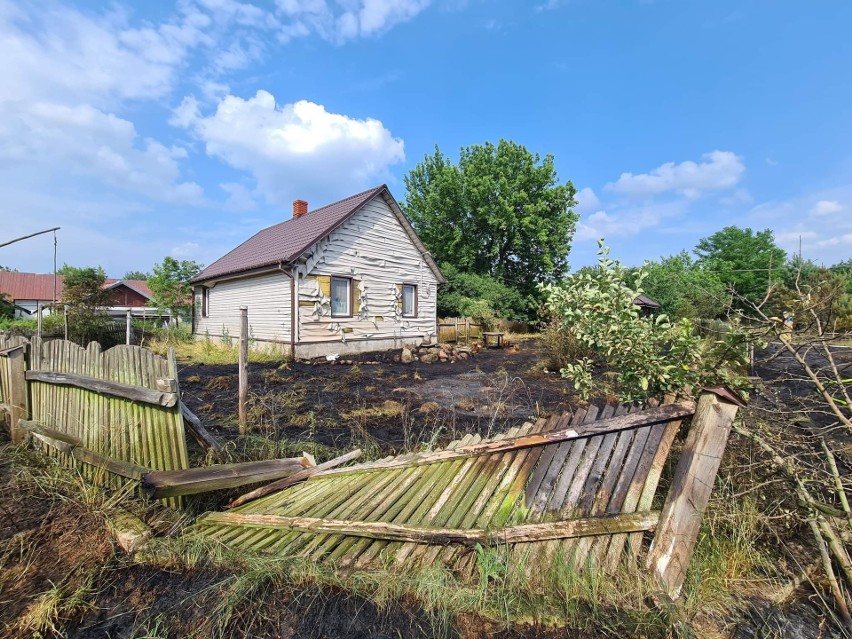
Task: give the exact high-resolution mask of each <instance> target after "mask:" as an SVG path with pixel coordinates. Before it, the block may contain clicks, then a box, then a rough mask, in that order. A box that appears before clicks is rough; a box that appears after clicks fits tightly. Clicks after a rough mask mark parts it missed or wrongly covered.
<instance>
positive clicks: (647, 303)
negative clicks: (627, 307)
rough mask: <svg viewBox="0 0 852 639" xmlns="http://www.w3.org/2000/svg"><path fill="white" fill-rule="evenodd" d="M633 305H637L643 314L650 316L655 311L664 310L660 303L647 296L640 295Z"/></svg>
mask: <svg viewBox="0 0 852 639" xmlns="http://www.w3.org/2000/svg"><path fill="white" fill-rule="evenodd" d="M633 303H634V304H636V306H638V307H639V308H640V309H641V310H642V312H643V313H645V314H647V315H650V314H652V313H653V312H654V311H658V310H660V309H661V308H662V306H660V303H659V302H657V301H656V300H652V299H651V298H650V297H648V296H647V295H638V296H637V297H636V299H634V300H633Z"/></svg>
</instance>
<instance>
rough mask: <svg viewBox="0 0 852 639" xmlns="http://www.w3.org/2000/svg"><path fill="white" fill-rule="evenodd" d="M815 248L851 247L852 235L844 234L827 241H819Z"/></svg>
mask: <svg viewBox="0 0 852 639" xmlns="http://www.w3.org/2000/svg"><path fill="white" fill-rule="evenodd" d="M817 246H852V233H844V234H843V235H836V236H834V237H830V238H828V239H827V240H821V241H819V242H817Z"/></svg>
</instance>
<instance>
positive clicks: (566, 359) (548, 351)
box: [539, 318, 593, 370]
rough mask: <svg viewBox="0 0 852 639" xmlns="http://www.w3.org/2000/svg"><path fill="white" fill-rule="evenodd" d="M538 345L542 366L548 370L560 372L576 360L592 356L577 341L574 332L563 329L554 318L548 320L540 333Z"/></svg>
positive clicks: (590, 351) (589, 350) (590, 352)
mask: <svg viewBox="0 0 852 639" xmlns="http://www.w3.org/2000/svg"><path fill="white" fill-rule="evenodd" d="M539 344H540V345H541V352H542V355H543V357H544V359H543V361H544V364H545V366H547V368H550V369H555V370H562V369H563V368H565V367H566V366H568V365H570V364H573V363H574V362H576V361H577V360H580V359H583V358H586V357H591V356H592V355H593V351H592V350H591V349H589V348H587V347H586V346H583V345H582V344H580V342H579V341H577V336H576V335H574V331H572V330H570V329H567V328H563V327H562V324H561V322H560V321H559V320H558V319H556V318H554V319H552V320H550V321H549V322H548V323H547V324H546V325H545V327H544V330H542V331H541V336H540V338H539Z"/></svg>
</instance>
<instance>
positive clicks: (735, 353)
mask: <svg viewBox="0 0 852 639" xmlns="http://www.w3.org/2000/svg"><path fill="white" fill-rule="evenodd" d="M599 246H600V249H599V251H598V266H597V268H593V269H584V270H583V271H581V272H578V273H576V274H574V275H570V276H568V277H567V278H566V279H565V280H564V281H563V282H561V283H560V284H545V285H543V286H542V287H541V288H542V291H543V293H544V294H545V295H546V296H547V306H548V308H549V310H550V311H551V312H552V313H553V314H554V315H555V316H556V317H557V318H559V321H560V326H561V328H562V330H566V331H571V332H572V333H573V335H574V337H575V339H576V340H577V342H578V343H579V344H581V345H583V346H585V347H587V348H588V349H590V350H591V351H592V352H593V353H594V357H583V358H580V359H578V360H576V361H575V362H573V363H569V364H566V365H565V366H564V367H563V368H562V375H563V376H564V377H566V378H567V379H570V380H572V381H573V382H574V387H575V388H576V389H577V391H578V392H579V393H580V394H581V395H582V396H584V397H589V396H592V395H594V394H595V393H605V394H612V395H616V396H618V397H620V398H621V399H622V400H624V401H636V400H642V399H647V398H648V397H653V396H658V395H661V394H664V393H679V394H683V393H685V392H686V391H687V390H688V389H690V388H692V389H697V388H698V387H699V386H702V385H707V384H711V383H718V382H723V381H724V382H727V383H733V384H734V385H738V384H737V382H736V374H735V373H734V372H731V371H732V368H736V367H738V366H741V365H743V364H744V363H745V362H744V359H743V358H744V357H745V348H744V343H743V340H742V339H741V334H740V333H739V332H736V331H729V333H728V334H727V335H726V336H725V338H724V340H708V341H704V340H702V338H701V337H700V336H699V335H697V334H696V332H695V331H694V330H693V325H692V322H691V321H690V320H688V319H681V320H679V321H677V322H674V323H673V322H672V321H671V320H670V319H669V318H668V316H666V315H665V314H658V315H656V316H653V315H646V314H644V313H643V312H642V310H641V309H640V308H639V307H638V306H637V305H635V304H634V303H633V300H634V299H636V297H637V296H639V295H640V294H642V293H643V289H642V282H643V281H644V279H645V278H646V277H647V274H646V273H645V271H644V270H643V269H639V270H638V271H634V272H633V273H632V277H631V274H630V273H628V271H627V269H625V268H624V267H623V266H622V265H621V264H620V263H619V262H618V261H617V260H613V259H610V257H609V248H607V247H605V246H604V245H603V241H601V242H599ZM630 281H632V282H634V285H633V286H631V285H630V284H629V283H628V282H630ZM596 360H597V361H599V362H600V363H602V364H604V365H605V366H606V367H607V368H608V369H609V370H610V371H612V372H614V373H615V375H614V376H596V375H595V374H594V373H595V365H596V363H597V362H596Z"/></svg>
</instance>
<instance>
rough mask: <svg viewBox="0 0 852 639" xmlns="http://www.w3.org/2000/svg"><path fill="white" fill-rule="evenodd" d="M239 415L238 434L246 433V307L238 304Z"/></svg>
mask: <svg viewBox="0 0 852 639" xmlns="http://www.w3.org/2000/svg"><path fill="white" fill-rule="evenodd" d="M239 379H240V390H239V411H240V413H239V415H240V435H245V434H246V421H247V415H246V401H247V399H248V307H247V306H240V362H239Z"/></svg>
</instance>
